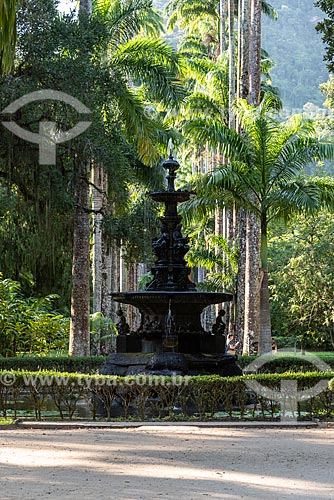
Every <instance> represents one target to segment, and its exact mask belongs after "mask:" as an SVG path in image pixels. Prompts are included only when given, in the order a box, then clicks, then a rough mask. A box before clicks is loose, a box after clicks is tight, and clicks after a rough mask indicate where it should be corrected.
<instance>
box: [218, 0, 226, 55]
mask: <svg viewBox="0 0 334 500" xmlns="http://www.w3.org/2000/svg"><path fill="white" fill-rule="evenodd" d="M225 25H226V0H219V54H220V55H221V54H222V53H223V52H225V50H226V30H225Z"/></svg>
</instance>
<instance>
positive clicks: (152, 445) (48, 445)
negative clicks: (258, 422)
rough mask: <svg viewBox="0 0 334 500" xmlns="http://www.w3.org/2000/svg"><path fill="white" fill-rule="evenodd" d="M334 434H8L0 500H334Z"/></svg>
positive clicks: (2, 449) (1, 456)
mask: <svg viewBox="0 0 334 500" xmlns="http://www.w3.org/2000/svg"><path fill="white" fill-rule="evenodd" d="M333 443H334V430H333V429H207V428H198V427H191V428H190V427H189V428H184V427H178V426H171V427H160V428H158V427H141V428H138V429H98V430H97V429H75V430H27V429H15V430H3V431H0V499H1V500H39V499H43V500H45V499H50V500H78V499H79V500H81V499H82V500H86V499H87V500H93V499H94V500H99V499H108V500H109V499H115V500H138V499H143V500H158V499H160V498H161V499H166V500H172V499H175V500H180V499H184V500H204V499H206V498H214V499H220V500H221V499H224V500H225V499H226V500H239V499H245V500H262V499H263V500H275V499H280V500H284V499H289V500H311V499H312V500H325V499H326V500H334V468H333V458H334V453H333V452H334V448H333Z"/></svg>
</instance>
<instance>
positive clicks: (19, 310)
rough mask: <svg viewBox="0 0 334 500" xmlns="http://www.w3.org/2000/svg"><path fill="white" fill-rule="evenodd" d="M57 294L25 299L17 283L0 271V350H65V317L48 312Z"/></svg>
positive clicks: (9, 353)
mask: <svg viewBox="0 0 334 500" xmlns="http://www.w3.org/2000/svg"><path fill="white" fill-rule="evenodd" d="M56 298H57V296H54V295H49V296H47V297H44V298H41V299H34V298H30V299H25V298H24V297H23V296H22V293H21V287H20V284H19V283H17V282H15V281H12V280H9V279H2V276H1V274H0V353H1V355H3V356H15V355H16V354H17V353H32V352H39V353H41V354H43V353H46V352H49V351H50V350H57V349H66V345H67V338H68V327H69V325H68V320H67V319H65V318H64V317H63V316H61V315H59V314H57V313H55V312H53V311H52V308H53V301H54V300H55V299H56Z"/></svg>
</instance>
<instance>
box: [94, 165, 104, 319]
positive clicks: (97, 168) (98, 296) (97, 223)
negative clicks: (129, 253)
mask: <svg viewBox="0 0 334 500" xmlns="http://www.w3.org/2000/svg"><path fill="white" fill-rule="evenodd" d="M92 184H93V186H92V209H93V272H92V276H93V312H94V313H95V312H101V311H102V262H103V253H102V221H103V215H102V213H101V209H102V205H103V193H102V189H103V168H102V167H101V165H98V164H97V163H94V164H93V166H92Z"/></svg>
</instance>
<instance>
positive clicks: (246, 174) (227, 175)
mask: <svg viewBox="0 0 334 500" xmlns="http://www.w3.org/2000/svg"><path fill="white" fill-rule="evenodd" d="M279 106H280V103H279V101H278V100H277V99H276V98H275V97H273V96H272V95H270V94H266V95H265V97H264V99H263V101H262V102H261V104H260V105H259V106H258V107H254V106H252V105H250V104H248V103H247V101H245V100H240V101H239V103H238V104H237V106H236V114H237V117H238V120H239V122H240V123H241V126H242V132H241V134H240V135H239V134H237V133H236V132H235V131H233V130H230V129H229V128H227V127H225V126H224V125H217V123H215V122H213V121H210V120H197V121H194V122H192V123H189V125H188V127H187V128H188V131H189V132H191V133H192V134H193V136H194V137H196V138H197V140H198V141H202V142H204V141H209V142H210V143H211V145H212V146H214V145H219V146H220V147H221V149H222V151H223V152H224V154H225V156H226V158H228V160H229V163H228V164H226V165H223V166H220V167H219V168H218V169H216V170H215V171H214V172H212V173H211V174H210V175H208V176H207V177H206V178H204V179H202V180H199V181H198V187H197V188H196V191H197V192H198V193H199V194H200V193H202V195H203V199H202V201H203V204H204V205H205V203H206V202H207V200H206V197H207V196H209V197H211V198H212V197H213V198H220V200H221V203H222V204H228V203H231V202H232V201H235V202H236V203H237V204H238V205H239V206H242V207H245V208H247V209H249V210H250V211H252V212H253V213H254V214H256V216H257V219H258V220H259V224H260V262H261V263H260V335H259V352H260V353H263V352H269V351H271V323H270V310H269V289H268V243H267V234H268V224H269V223H270V222H271V221H272V220H274V219H277V218H285V219H286V218H288V216H289V215H290V214H291V213H293V212H298V211H300V212H301V211H315V210H318V209H320V208H321V206H323V205H324V204H328V205H330V206H333V196H334V186H333V184H332V183H326V184H325V185H324V183H323V182H319V180H318V179H317V178H315V177H313V176H306V175H304V173H303V169H304V167H306V166H307V165H309V164H310V163H312V162H314V160H315V159H318V160H323V159H332V158H334V145H333V144H332V145H331V144H324V143H320V142H319V141H318V140H317V138H316V136H315V131H314V127H313V124H312V122H310V121H306V120H305V119H303V118H302V117H301V116H292V117H291V118H290V119H288V120H287V121H285V122H282V121H280V120H278V119H276V118H275V117H274V116H273V113H275V112H277V111H278V109H279ZM198 203H199V202H198V201H197V205H198Z"/></svg>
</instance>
